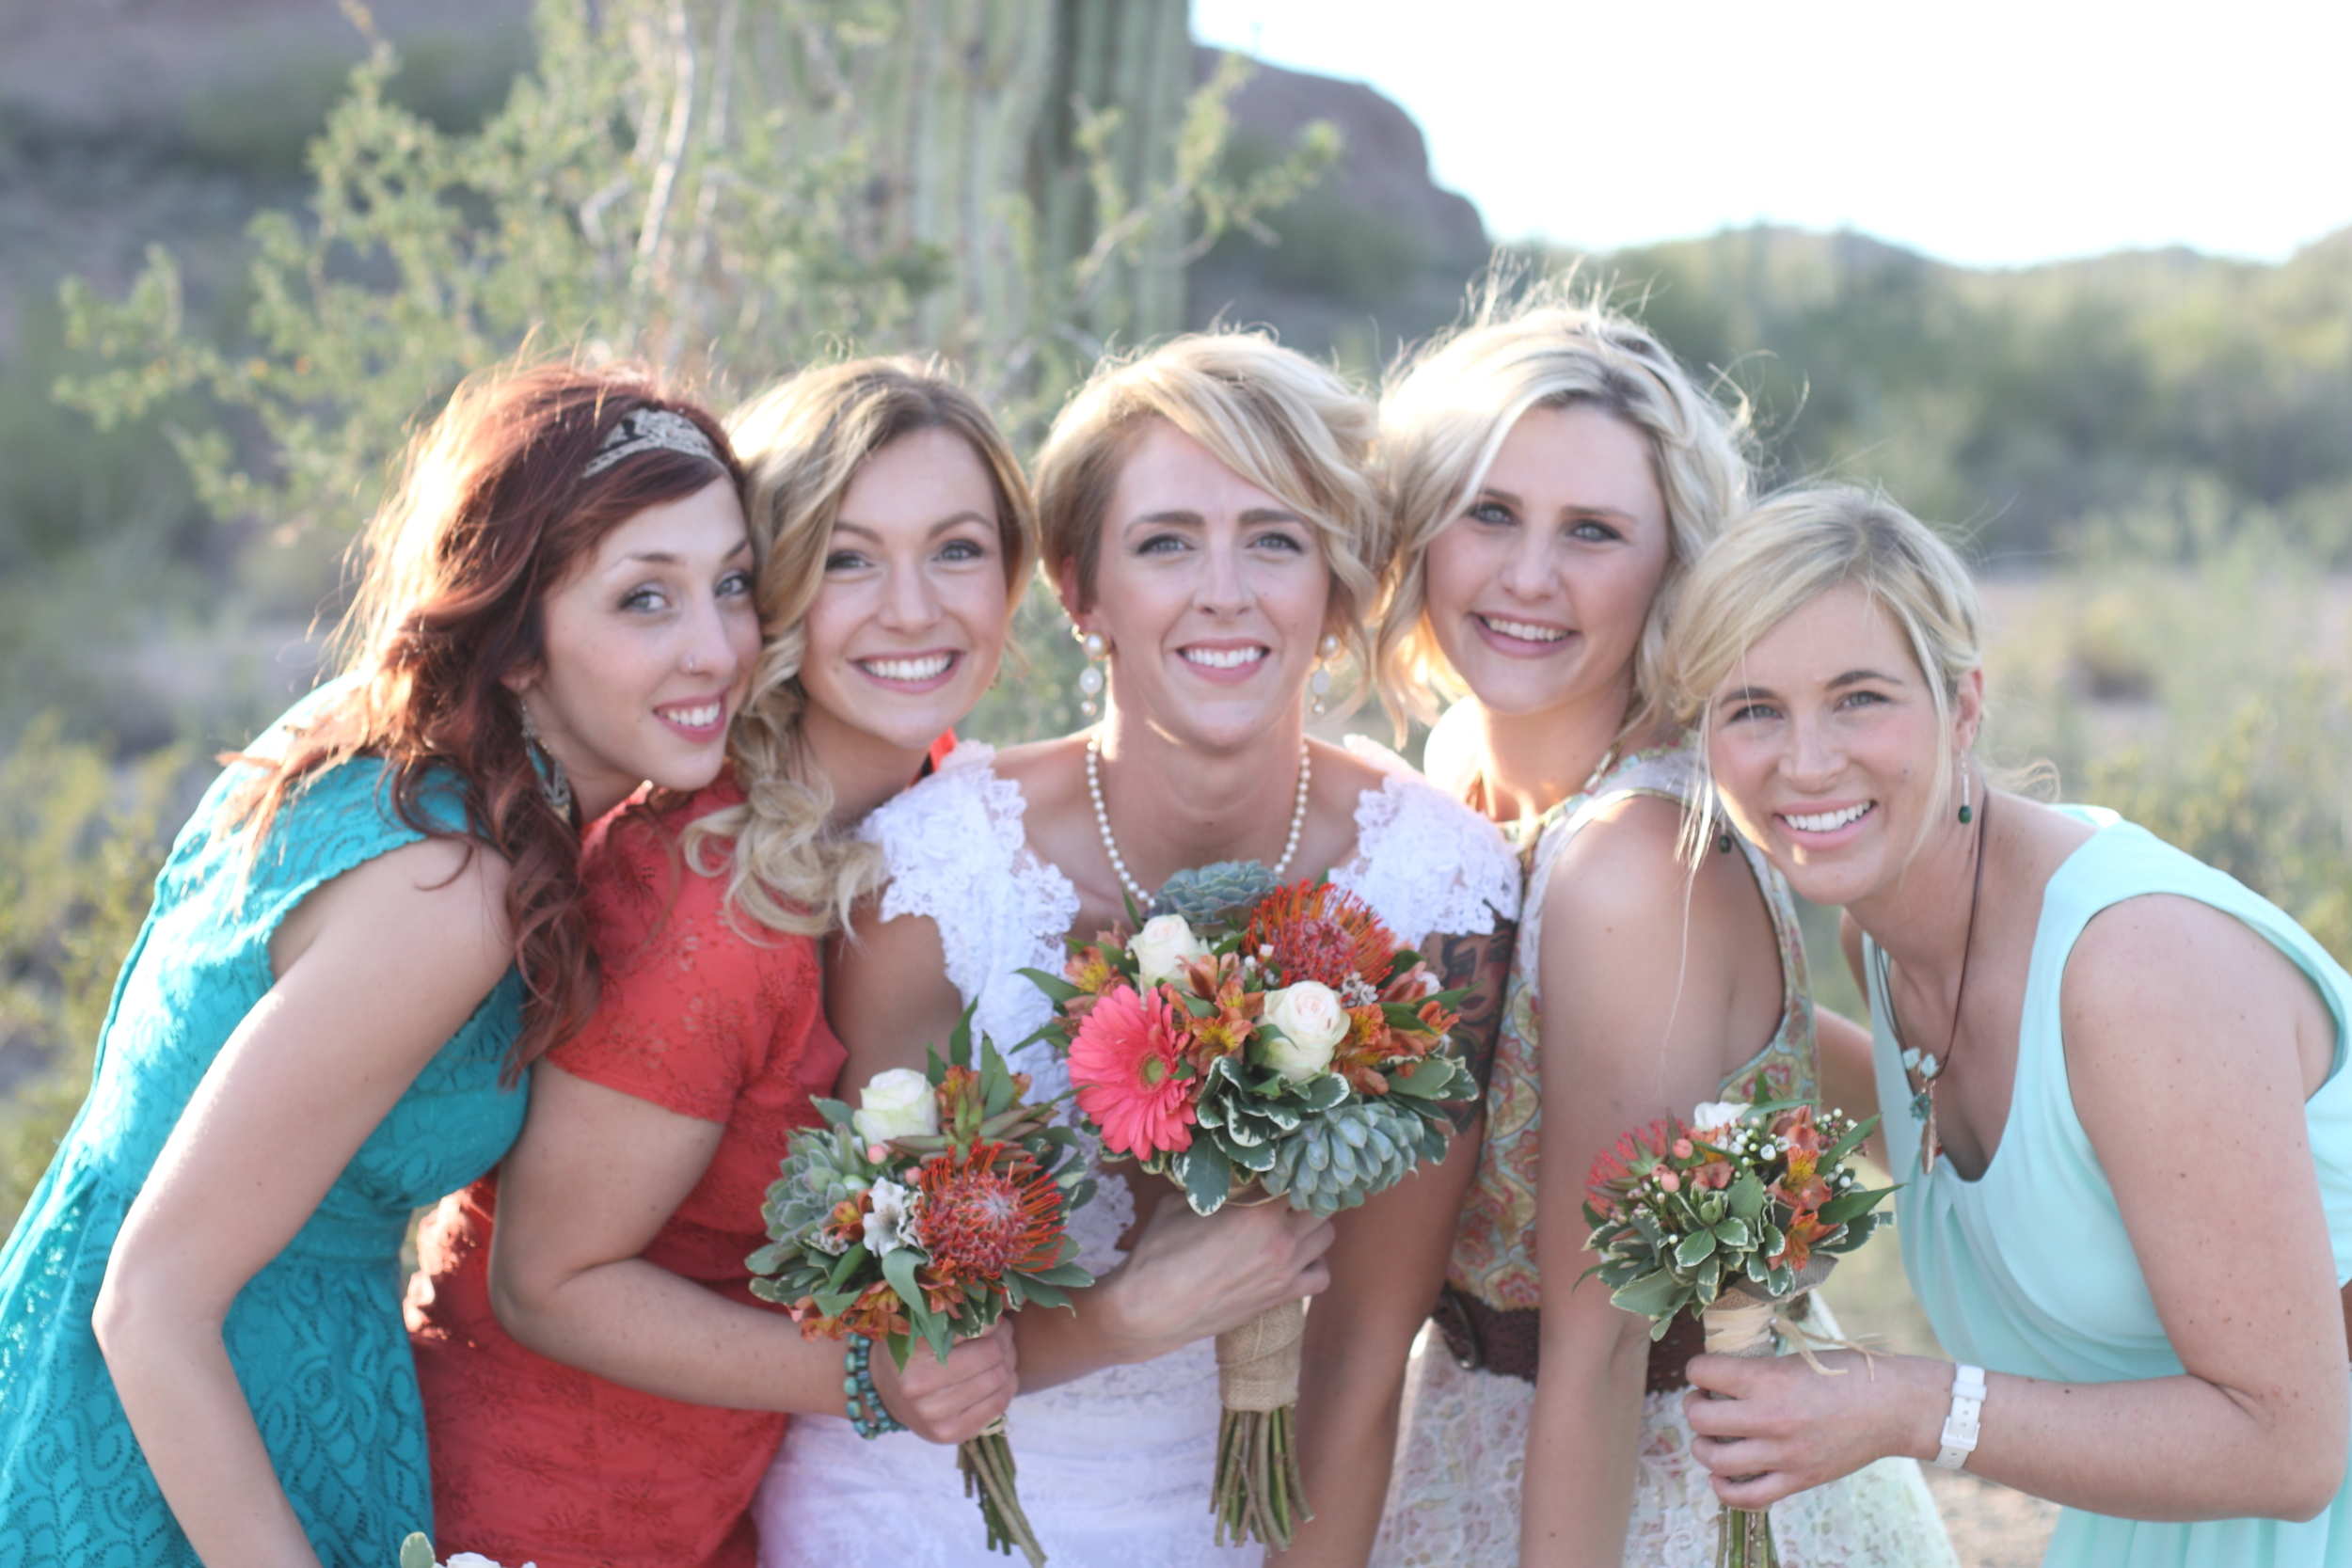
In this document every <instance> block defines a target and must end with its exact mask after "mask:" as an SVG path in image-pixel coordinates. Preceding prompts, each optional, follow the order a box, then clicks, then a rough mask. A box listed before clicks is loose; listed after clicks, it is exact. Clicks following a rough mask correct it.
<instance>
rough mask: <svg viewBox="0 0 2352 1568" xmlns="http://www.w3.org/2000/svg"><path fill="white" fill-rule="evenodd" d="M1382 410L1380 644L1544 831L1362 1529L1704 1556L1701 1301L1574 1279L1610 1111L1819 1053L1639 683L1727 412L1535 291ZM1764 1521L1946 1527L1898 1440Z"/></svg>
mask: <svg viewBox="0 0 2352 1568" xmlns="http://www.w3.org/2000/svg"><path fill="white" fill-rule="evenodd" d="M1382 433H1383V447H1384V453H1385V458H1386V464H1387V479H1388V483H1389V489H1390V493H1391V500H1392V503H1393V505H1394V507H1395V509H1396V520H1397V523H1398V526H1399V527H1400V529H1401V530H1402V531H1404V533H1405V536H1406V543H1405V546H1404V550H1405V554H1404V559H1403V562H1402V565H1401V569H1400V572H1399V577H1398V589H1397V592H1396V593H1395V594H1394V596H1393V597H1392V599H1391V603H1390V606H1389V608H1388V612H1387V615H1386V617H1385V619H1384V622H1383V625H1382V637H1381V641H1382V644H1383V647H1384V649H1385V651H1386V654H1387V657H1386V659H1385V661H1384V666H1383V668H1384V673H1386V674H1387V675H1388V677H1389V679H1390V681H1391V689H1392V690H1394V691H1395V693H1396V695H1397V698H1398V700H1399V702H1400V703H1401V704H1413V703H1416V702H1418V703H1419V704H1420V705H1422V709H1423V711H1424V712H1431V711H1434V708H1433V706H1432V705H1430V703H1429V696H1428V694H1429V692H1430V691H1431V689H1432V688H1433V686H1434V687H1436V688H1438V689H1446V690H1450V691H1453V692H1454V693H1459V694H1461V701H1459V702H1458V703H1456V704H1455V705H1454V707H1453V708H1452V709H1451V710H1450V711H1448V713H1447V714H1446V716H1445V718H1444V720H1443V721H1441V722H1440V723H1439V725H1438V732H1437V733H1436V734H1435V735H1434V736H1432V737H1431V741H1430V747H1429V756H1430V758H1431V771H1432V776H1433V777H1435V778H1438V779H1441V780H1442V781H1443V782H1445V783H1447V784H1449V785H1450V786H1451V787H1452V788H1454V790H1455V791H1456V792H1457V793H1459V794H1460V795H1461V796H1463V797H1464V798H1465V799H1468V800H1471V801H1473V802H1475V803H1476V804H1477V805H1478V806H1479V807H1480V808H1482V809H1483V810H1484V811H1485V812H1486V814H1487V815H1488V816H1491V817H1493V818H1494V819H1496V820H1497V821H1499V822H1504V823H1511V824H1514V825H1515V827H1516V829H1517V832H1518V834H1519V835H1520V839H1521V842H1522V844H1523V845H1524V846H1525V847H1527V849H1528V850H1529V852H1530V856H1531V861H1532V865H1531V869H1530V873H1529V876H1528V879H1527V891H1526V904H1525V907H1524V910H1523V911H1522V912H1521V915H1520V919H1519V927H1518V951H1517V953H1516V955H1515V957H1514V959H1513V962H1512V968H1511V977H1510V984H1509V990H1508V991H1507V993H1506V1001H1505V1005H1504V1012H1503V1021H1502V1041H1501V1044H1500V1046H1499V1047H1498V1049H1497V1053H1496V1059H1495V1069H1494V1076H1493V1083H1492V1089H1491V1092H1490V1094H1489V1096H1488V1099H1487V1104H1486V1118H1487V1119H1486V1145H1485V1147H1484V1148H1483V1149H1482V1150H1481V1152H1480V1155H1479V1162H1478V1171H1477V1176H1476V1180H1475V1181H1474V1183H1473V1185H1472V1187H1471V1190H1470V1197H1469V1200H1468V1202H1467V1203H1466V1204H1465V1205H1464V1206H1463V1209H1462V1213H1461V1221H1460V1227H1459V1230H1458V1232H1457V1234H1456V1236H1455V1238H1454V1253H1453V1258H1452V1259H1451V1262H1450V1264H1449V1266H1448V1269H1447V1282H1448V1288H1447V1291H1446V1297H1445V1301H1444V1304H1443V1307H1442V1308H1441V1311H1440V1313H1439V1317H1438V1323H1439V1325H1440V1326H1441V1327H1443V1328H1444V1329H1445V1331H1446V1333H1445V1338H1446V1340H1447V1343H1445V1344H1436V1343H1432V1344H1430V1345H1428V1346H1427V1347H1426V1348H1425V1349H1424V1350H1423V1352H1422V1354H1421V1355H1420V1356H1419V1357H1417V1359H1416V1364H1415V1370H1414V1378H1413V1386H1412V1393H1411V1399H1410V1406H1409V1414H1408V1416H1407V1419H1406V1436H1405V1439H1404V1442H1403V1445H1402V1449H1401V1452H1400V1456H1399V1459H1398V1466H1397V1475H1396V1481H1395V1485H1394V1490H1393V1493H1392V1495H1391V1498H1390V1502H1389V1507H1388V1512H1387V1516H1386V1518H1385V1520H1384V1522H1383V1527H1382V1538H1381V1542H1380V1547H1379V1550H1378V1551H1377V1552H1376V1553H1375V1561H1378V1562H1381V1563H1383V1564H1412V1565H1416V1568H1437V1565H1443V1568H1488V1565H1492V1568H1513V1565H1517V1564H1520V1563H1527V1564H1535V1563H1546V1564H1549V1563H1562V1564H1570V1563H1573V1564H1585V1565H1607V1568H1615V1565H1616V1564H1618V1563H1619V1562H1623V1563H1624V1564H1626V1565H1627V1568H1636V1565H1639V1568H1704V1565H1705V1564H1708V1563H1710V1562H1711V1561H1712V1560H1713V1558H1714V1550H1715V1538H1716V1526H1715V1518H1716V1513H1717V1508H1716V1504H1715V1499H1714V1497H1713V1495H1712V1493H1711V1492H1710V1491H1709V1489H1708V1477H1707V1472H1706V1470H1705V1468H1704V1467H1703V1466H1702V1465H1699V1464H1698V1462H1697V1461H1696V1460H1695V1459H1694V1458H1693V1457H1692V1453H1691V1441H1690V1435H1691V1434H1690V1427H1689V1424H1688V1422H1687V1421H1686V1420H1685V1419H1684V1418H1683V1414H1682V1409H1683V1401H1682V1394H1681V1389H1682V1387H1683V1386H1684V1382H1685V1378H1684V1365H1685V1363H1686V1362H1688V1360H1689V1359H1690V1356H1691V1354H1692V1348H1693V1346H1692V1340H1693V1339H1694V1338H1695V1336H1694V1335H1693V1334H1692V1326H1694V1325H1690V1324H1688V1323H1687V1321H1686V1322H1685V1323H1681V1324H1677V1328H1676V1329H1675V1330H1674V1331H1672V1332H1670V1333H1669V1334H1668V1335H1667V1337H1666V1338H1664V1339H1663V1340H1661V1341H1660V1342H1658V1343H1657V1344H1652V1343H1651V1342H1650V1340H1649V1336H1648V1329H1649V1323H1648V1322H1647V1321H1646V1320H1645V1319H1643V1318H1640V1317H1637V1316H1635V1315H1634V1314H1632V1313H1629V1312H1623V1311H1619V1310H1618V1309H1617V1308H1616V1307H1613V1306H1611V1305H1610V1301H1609V1295H1608V1292H1607V1291H1605V1290H1603V1289H1602V1288H1600V1286H1598V1285H1597V1284H1595V1283H1587V1284H1585V1285H1584V1286H1583V1287H1582V1288H1581V1289H1579V1288H1578V1286H1577V1281H1578V1278H1579V1276H1580V1275H1581V1274H1582V1273H1583V1271H1584V1268H1585V1266H1586V1264H1587V1263H1588V1262H1590V1260H1591V1259H1590V1257H1589V1255H1588V1254H1586V1253H1585V1252H1584V1251H1583V1242H1584V1236H1585V1226H1584V1221H1583V1217H1582V1214H1583V1207H1582V1199H1583V1190H1582V1189H1583V1181H1584V1176H1585V1173H1586V1171H1587V1170H1588V1169H1590V1167H1591V1164H1592V1161H1593V1157H1594V1155H1595V1154H1597V1153H1598V1152H1599V1151H1601V1150H1602V1149H1605V1148H1608V1147H1609V1146H1610V1145H1611V1144H1613V1142H1615V1141H1616V1139H1617V1137H1618V1136H1619V1134H1620V1133H1622V1132H1624V1131H1625V1130H1626V1129H1628V1128H1630V1127H1635V1126H1639V1125H1641V1124H1643V1123H1645V1122H1648V1121H1650V1120H1653V1119H1654V1118H1656V1117H1660V1116H1662V1115H1670V1114H1672V1115H1681V1116H1686V1117H1687V1116H1688V1115H1689V1114H1690V1112H1691V1108H1692V1106H1693V1105H1695V1104H1697V1103H1698V1102H1700V1101H1713V1100H1738V1101H1748V1100H1750V1099H1752V1098H1754V1097H1755V1096H1756V1095H1757V1094H1759V1093H1760V1094H1762V1095H1764V1096H1766V1097H1768V1098H1772V1099H1788V1098H1807V1099H1809V1098H1812V1097H1813V1096H1814V1095H1815V1094H1816V1093H1817V1092H1818V1090H1819V1088H1820V1077H1819V1073H1818V1071H1817V1069H1816V1064H1815V1052H1814V1027H1815V1020H1814V1012H1813V1004H1812V998H1811V996H1810V995H1809V994H1808V992H1807V990H1806V978H1805V969H1804V945H1803V943H1802V941H1801V939H1800V937H1799V933H1798V930H1797V926H1796V918H1795V911H1794V910H1793V908H1792V906H1791V904H1790V901H1789V898H1788V888H1787V886H1786V885H1785V884H1784V883H1783V882H1782V881H1781V879H1780V878H1779V877H1778V876H1777V875H1776V874H1775V873H1774V872H1773V871H1772V868H1771V866H1770V865H1769V864H1768V863H1766V862H1765V861H1764V860H1763V858H1762V857H1761V856H1760V855H1758V854H1757V853H1756V851H1755V850H1754V849H1753V848H1751V847H1749V846H1747V845H1746V844H1745V843H1743V842H1741V841H1740V839H1739V838H1738V837H1737V836H1736V835H1724V836H1722V837H1720V838H1716V839H1712V840H1710V842H1709V843H1708V846H1707V852H1706V853H1705V854H1704V855H1703V856H1702V857H1701V858H1700V860H1699V863H1698V864H1697V865H1696V866H1695V867H1693V866H1692V864H1691V863H1689V862H1688V860H1687V859H1686V858H1685V857H1684V856H1683V855H1682V854H1681V853H1680V852H1679V849H1680V846H1681V845H1682V843H1683V841H1684V834H1685V832H1686V820H1687V818H1686V811H1687V808H1688V806H1689V804H1690V802H1691V800H1692V798H1693V797H1692V790H1693V786H1694V783H1695V776H1696V771H1695V763H1694V759H1693V755H1692V751H1691V749H1690V746H1689V744H1688V742H1687V741H1686V740H1685V738H1684V737H1683V736H1682V735H1681V733H1680V731H1679V729H1678V728H1677V726H1676V725H1675V724H1674V723H1672V722H1671V721H1669V720H1668V719H1666V718H1665V717H1663V716H1662V714H1661V711H1660V707H1659V693H1660V675H1659V669H1658V658H1659V649H1660V646H1661V641H1662V635H1663V628H1664V626H1665V624H1666V621H1667V617H1668V615H1669V613H1670V612H1671V610H1672V609H1673V606H1674V603H1675V598H1676V594H1677V588H1678V585H1679V582H1680V579H1681V578H1682V576H1683V574H1684V572H1685V571H1686V570H1687V569H1688V567H1689V566H1690V564H1691V563H1692V561H1693V560H1694V559H1695V558H1696V557H1697V556H1698V555H1699V553H1700V551H1701V550H1702V549H1703V548H1704V547H1705V546H1706V544H1707V542H1708V540H1709V539H1710V538H1712V537H1713V536H1714V534H1715V533H1716V532H1717V531H1718V530H1720V529H1721V527H1722V526H1723V524H1724V518H1725V516H1726V515H1727V514H1728V513H1729V512H1730V511H1731V509H1732V508H1733V507H1734V506H1736V505H1737V504H1738V502H1739V501H1740V499H1741V498H1742V496H1743V494H1744V492H1745V488H1746V470H1745V465H1744V463H1743V462H1742V460H1741V458H1740V451H1739V447H1738V444H1737V439H1736V431H1735V427H1734V425H1733V422H1732V420H1730V419H1729V418H1728V417H1727V416H1726V415H1725V414H1724V411H1723V410H1722V409H1721V408H1720V407H1719V406H1718V405H1717V404H1715V403H1714V402H1713V401H1712V400H1710V399H1709V398H1708V397H1707V396H1706V395H1705V394H1704V393H1703V392H1702V391H1700V389H1699V388H1697V387H1696V386H1694V385H1693V384H1692V381H1691V379H1690V377H1689V376H1688V375H1687V374H1686V373H1685V372H1684V371H1683V370H1682V369H1681V367H1680V366H1678V365H1677V364H1676V363H1675V361H1674V359H1673V357H1672V356H1669V355H1668V354H1667V353H1666V352H1665V351H1664V350H1663V349H1662V348H1661V346H1660V345H1659V344H1658V342H1657V341H1655V340H1654V339H1652V338H1651V337H1650V336H1649V334H1647V333H1646V332H1645V331H1643V330H1642V329H1641V328H1640V327H1638V326H1636V325H1633V324H1632V323H1630V322H1629V321H1626V320H1623V319H1621V318H1618V317H1615V316H1613V315H1611V314H1609V313H1607V312H1606V311H1603V310H1600V309H1587V308H1583V307H1581V306H1578V305H1575V304H1573V303H1570V302H1568V301H1566V300H1563V299H1557V298H1552V297H1549V296H1547V295H1544V294H1539V295H1538V296H1537V297H1536V298H1535V299H1534V300H1533V301H1531V302H1530V303H1528V304H1527V305H1525V306H1522V307H1520V308H1518V309H1516V310H1514V311H1508V312H1501V313H1496V314H1491V315H1489V316H1488V317H1486V319H1484V320H1482V321H1480V322H1478V323H1476V324H1474V325H1472V326H1470V328H1469V329H1467V330H1465V331H1463V332H1462V333H1460V334H1459V335H1458V336H1456V337H1454V338H1453V339H1452V340H1451V341H1445V342H1441V343H1439V344H1438V345H1436V346H1435V347H1434V348H1433V349H1431V350H1430V351H1428V352H1427V353H1426V354H1425V355H1424V356H1422V358H1421V359H1420V361H1419V362H1418V363H1417V364H1415V365H1414V366H1413V367H1412V369H1411V370H1410V372H1409V373H1407V374H1406V375H1405V376H1404V377H1403V378H1402V380H1401V381H1400V382H1399V383H1398V385H1397V386H1396V387H1395V388H1394V389H1393V390H1392V391H1391V394H1390V396H1389V399H1388V403H1387V404H1386V406H1385V407H1384V409H1383V411H1382ZM1824 1022H1827V1021H1824ZM1832 1026H1834V1025H1832ZM1847 1027H1848V1028H1849V1029H1851V1025H1848V1026H1847ZM1847 1103H1849V1104H1851V1103H1852V1101H1851V1099H1849V1100H1848V1101H1847ZM1774 1526H1775V1529H1776V1531H1777V1533H1778V1539H1779V1542H1780V1546H1781V1553H1782V1560H1783V1561H1784V1562H1785V1563H1787V1564H1788V1565H1789V1568H1797V1565H1799V1564H1804V1565H1806V1568H1826V1565H1831V1564H1837V1565H1852V1568H1861V1565H1864V1564H1874V1565H1883V1568H1897V1565H1904V1568H1910V1565H1920V1568H1927V1565H1932V1564H1937V1563H1945V1564H1948V1563H1949V1562H1950V1561H1951V1553H1950V1549H1949V1547H1948V1546H1947V1544H1945V1541H1944V1536H1943V1529H1942V1527H1941V1525H1940V1524H1939V1523H1938V1522H1937V1520H1936V1517H1935V1513H1934V1509H1933V1507H1932V1505H1931V1502H1930V1500H1929V1498H1928V1497H1927V1494H1926V1489H1925V1487H1924V1486H1923V1485H1922V1483H1921V1482H1920V1480H1919V1477H1918V1474H1917V1471H1916V1468H1915V1466H1913V1465H1910V1464H1909V1463H1908V1462H1907V1461H1898V1462H1895V1463H1893V1464H1890V1465H1883V1466H1879V1467H1877V1468H1874V1469H1872V1470H1870V1471H1867V1472H1865V1473H1863V1474H1861V1475H1857V1476H1854V1477H1852V1478H1850V1480H1849V1481H1846V1482H1843V1483H1841V1484H1840V1485H1839V1486H1837V1487H1836V1488H1832V1489H1828V1490H1825V1491H1823V1492H1820V1493H1815V1494H1808V1495H1806V1496H1805V1497H1801V1498H1795V1499H1791V1501H1790V1502H1789V1503H1788V1505H1785V1506H1784V1508H1783V1509H1782V1510H1781V1511H1779V1512H1778V1513H1776V1514H1775V1518H1774Z"/></svg>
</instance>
